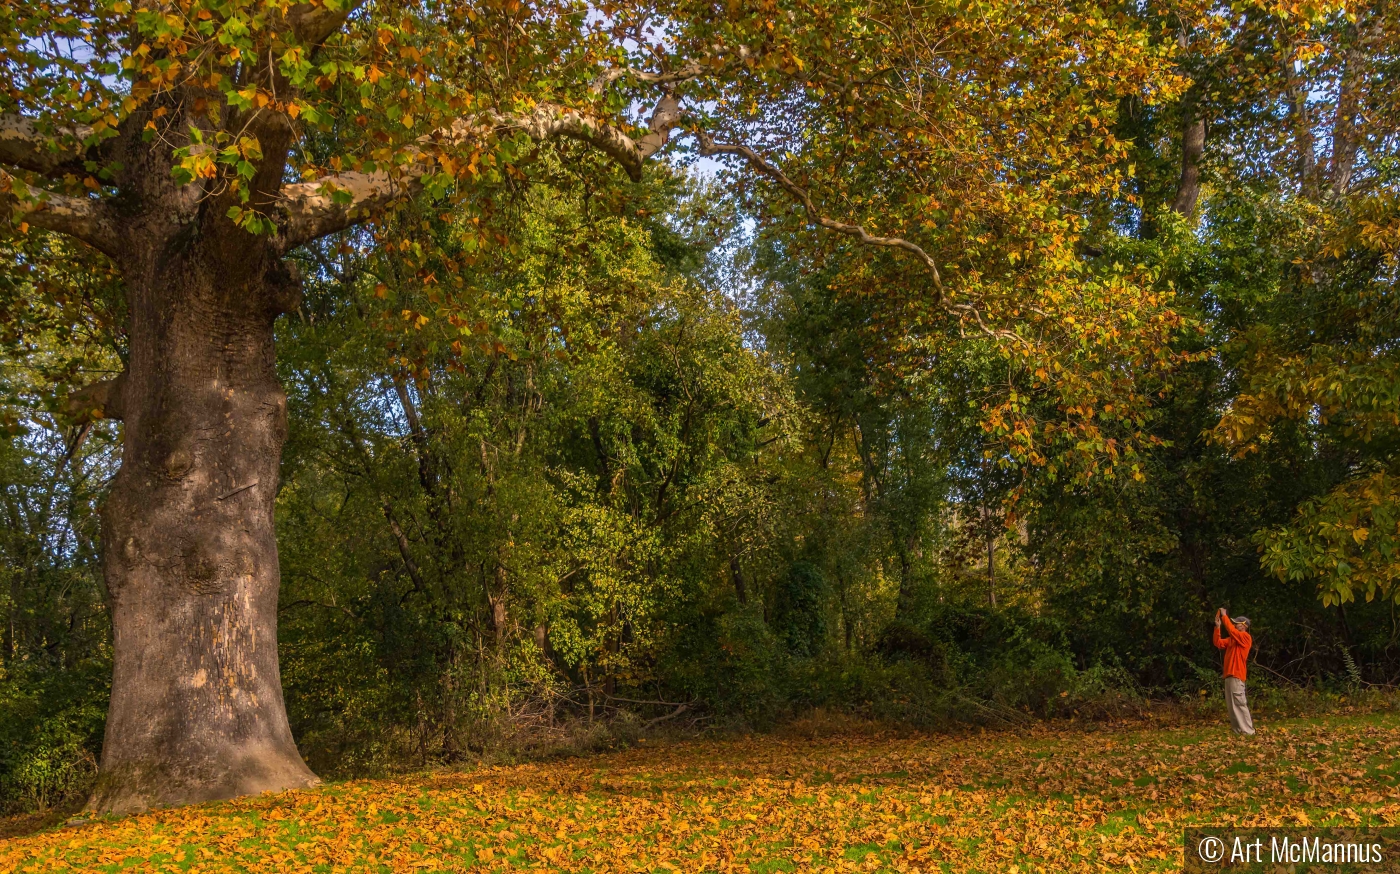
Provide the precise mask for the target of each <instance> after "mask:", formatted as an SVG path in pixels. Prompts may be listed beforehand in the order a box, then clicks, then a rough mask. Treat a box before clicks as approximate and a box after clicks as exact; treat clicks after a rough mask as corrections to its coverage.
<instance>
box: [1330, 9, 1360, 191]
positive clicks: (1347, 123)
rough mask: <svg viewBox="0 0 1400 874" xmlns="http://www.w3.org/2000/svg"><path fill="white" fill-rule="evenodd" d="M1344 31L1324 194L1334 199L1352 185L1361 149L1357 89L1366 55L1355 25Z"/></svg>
mask: <svg viewBox="0 0 1400 874" xmlns="http://www.w3.org/2000/svg"><path fill="white" fill-rule="evenodd" d="M1346 34H1347V38H1348V40H1349V42H1350V43H1351V45H1350V46H1349V47H1348V49H1347V52H1346V54H1345V55H1344V61H1343V66H1342V74H1341V84H1340V86H1339V88H1338V91H1337V114H1336V117H1335V118H1334V119H1333V121H1332V161H1331V166H1330V168H1329V172H1328V186H1327V194H1328V196H1329V197H1333V198H1335V197H1341V196H1342V195H1343V194H1345V193H1346V192H1347V189H1349V188H1350V187H1351V177H1352V173H1353V172H1354V171H1355V168H1356V153H1357V150H1358V149H1359V148H1360V137H1359V131H1358V130H1357V116H1358V115H1359V114H1360V106H1361V100H1360V96H1359V95H1358V94H1357V90H1358V85H1359V82H1360V80H1361V78H1362V75H1363V70H1362V69H1361V68H1362V66H1363V65H1364V64H1365V63H1366V55H1365V53H1364V51H1363V49H1362V46H1361V44H1360V42H1361V39H1360V37H1361V33H1360V30H1359V29H1358V28H1357V26H1356V25H1355V24H1352V25H1350V26H1349V27H1348V28H1347V31H1346Z"/></svg>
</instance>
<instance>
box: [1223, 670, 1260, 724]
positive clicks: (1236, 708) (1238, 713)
mask: <svg viewBox="0 0 1400 874" xmlns="http://www.w3.org/2000/svg"><path fill="white" fill-rule="evenodd" d="M1225 706H1226V707H1228V708H1229V710H1230V727H1231V728H1233V729H1234V730H1235V731H1237V732H1239V733H1240V734H1254V718H1253V717H1252V716H1250V715H1249V702H1248V701H1246V700H1245V697H1244V680H1241V679H1240V678H1239V677H1226V678H1225Z"/></svg>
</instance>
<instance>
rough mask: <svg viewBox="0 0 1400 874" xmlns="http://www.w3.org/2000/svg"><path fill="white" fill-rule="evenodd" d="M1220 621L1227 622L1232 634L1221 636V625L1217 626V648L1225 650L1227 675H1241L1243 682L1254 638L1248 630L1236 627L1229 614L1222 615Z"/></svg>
mask: <svg viewBox="0 0 1400 874" xmlns="http://www.w3.org/2000/svg"><path fill="white" fill-rule="evenodd" d="M1220 621H1221V622H1223V623H1224V624H1225V630H1226V631H1228V632H1230V636H1229V637H1228V638H1224V637H1221V636H1220V626H1218V625H1217V626H1216V628H1215V648H1216V649H1223V650H1225V676H1227V677H1239V678H1240V682H1241V683H1243V682H1244V674H1245V659H1247V658H1249V648H1250V647H1251V646H1253V645H1254V638H1252V637H1250V636H1249V632H1248V631H1245V630H1244V629H1242V628H1236V627H1235V625H1234V623H1232V622H1231V621H1230V617H1229V616H1222V617H1220Z"/></svg>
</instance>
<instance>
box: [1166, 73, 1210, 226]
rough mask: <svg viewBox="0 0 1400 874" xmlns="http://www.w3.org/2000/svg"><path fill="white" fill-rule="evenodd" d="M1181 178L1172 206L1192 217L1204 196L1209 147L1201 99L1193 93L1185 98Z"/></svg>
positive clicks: (1177, 211)
mask: <svg viewBox="0 0 1400 874" xmlns="http://www.w3.org/2000/svg"><path fill="white" fill-rule="evenodd" d="M1182 115H1183V120H1182V134H1181V178H1180V180H1179V181H1178V182H1177V186H1176V198H1175V199H1174V200H1173V201H1172V209H1173V210H1174V211H1175V212H1176V213H1177V214H1178V215H1183V216H1186V217H1188V218H1189V217H1191V216H1193V215H1195V214H1196V204H1197V202H1198V201H1199V200H1200V197H1201V155H1202V154H1203V153H1204V152H1205V146H1206V120H1205V118H1204V117H1203V116H1202V115H1201V112H1200V102H1199V100H1198V99H1197V97H1196V96H1195V95H1194V94H1188V95H1187V97H1186V99H1185V100H1183V101H1182Z"/></svg>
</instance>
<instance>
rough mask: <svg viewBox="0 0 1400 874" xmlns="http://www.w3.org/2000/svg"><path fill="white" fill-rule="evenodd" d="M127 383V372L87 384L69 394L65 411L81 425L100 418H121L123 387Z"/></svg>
mask: <svg viewBox="0 0 1400 874" xmlns="http://www.w3.org/2000/svg"><path fill="white" fill-rule="evenodd" d="M125 385H126V374H125V373H121V374H118V375H117V376H116V377H113V378H112V379H104V380H101V381H100V382H94V383H92V384H90V385H85V386H83V387H82V388H80V389H78V390H77V391H75V392H73V393H72V394H70V395H69V396H68V401H67V403H66V404H64V412H65V413H67V414H68V417H69V418H70V419H72V420H73V421H74V422H76V423H78V424H80V425H88V424H91V423H92V422H94V421H96V420H98V419H121V418H122V388H123V387H124V386H125Z"/></svg>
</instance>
